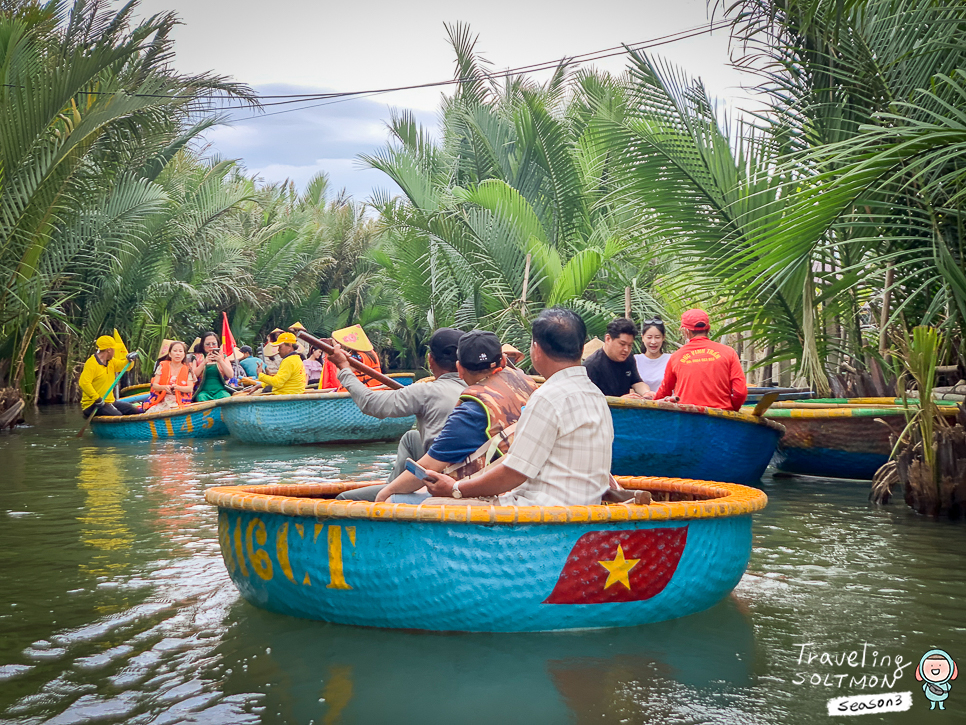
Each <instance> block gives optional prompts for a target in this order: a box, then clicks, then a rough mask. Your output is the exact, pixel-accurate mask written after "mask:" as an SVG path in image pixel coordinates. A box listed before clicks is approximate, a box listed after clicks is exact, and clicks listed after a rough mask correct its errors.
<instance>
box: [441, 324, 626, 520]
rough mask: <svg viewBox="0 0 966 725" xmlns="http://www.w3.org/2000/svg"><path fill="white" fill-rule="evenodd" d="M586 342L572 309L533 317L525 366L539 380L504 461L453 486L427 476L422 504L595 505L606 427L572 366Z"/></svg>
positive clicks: (603, 405)
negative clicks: (542, 380)
mask: <svg viewBox="0 0 966 725" xmlns="http://www.w3.org/2000/svg"><path fill="white" fill-rule="evenodd" d="M586 336H587V331H586V327H585V326H584V322H583V320H581V319H580V317H579V316H578V315H577V314H576V313H575V312H573V311H572V310H567V309H563V308H559V307H555V308H553V309H549V310H544V311H543V312H541V313H540V315H539V316H538V317H537V319H536V320H534V322H533V342H532V344H531V345H530V360H531V362H532V363H533V367H534V368H535V369H536V371H537V372H538V373H539V374H540V375H543V376H544V377H545V378H546V382H545V383H544V384H543V385H542V386H540V388H539V389H538V390H536V391H535V392H534V393H533V395H531V396H530V399H529V400H528V401H527V405H526V408H525V409H524V411H523V415H521V416H520V420H519V422H518V423H517V426H516V435H515V436H514V438H513V443H512V444H511V445H510V448H509V451H508V453H507V455H505V456H504V457H503V458H501V459H500V460H499V461H498V462H496V463H494V464H492V465H490V466H487V467H486V468H485V469H484V470H483V471H482V472H480V473H478V474H477V475H475V476H472V477H471V478H467V479H463V480H460V481H457V480H456V479H455V478H453V477H451V476H449V475H446V474H444V473H434V474H431V475H432V476H433V477H434V480H431V481H427V483H426V487H427V489H428V490H429V492H430V493H431V494H432V495H433V498H429V499H427V500H426V501H425V502H424V503H426V504H435V503H447V504H453V503H470V504H481V505H490V504H492V503H494V502H496V503H499V504H502V505H518V506H579V505H594V504H599V503H600V502H601V497H602V496H603V495H604V494H606V493H607V491H608V489H609V486H610V480H611V476H610V463H611V447H612V445H613V442H614V426H613V423H612V422H611V417H610V409H609V408H608V407H607V400H606V399H605V398H604V396H603V394H602V393H601V391H600V389H599V388H598V387H597V386H596V385H594V383H593V382H592V381H591V380H590V377H589V376H588V374H587V369H586V368H585V367H584V366H583V365H581V362H580V358H581V352H582V350H583V345H584V340H585V339H586ZM481 497H486V499H487V500H484V498H481ZM494 497H495V498H494ZM454 499H458V500H457V501H454Z"/></svg>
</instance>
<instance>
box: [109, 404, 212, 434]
mask: <svg viewBox="0 0 966 725" xmlns="http://www.w3.org/2000/svg"><path fill="white" fill-rule="evenodd" d="M134 397H140V396H129V397H126V398H122V400H126V401H127V402H134V401H133V400H132V398H134ZM221 402H223V401H219V400H211V401H208V402H205V403H192V404H191V405H188V406H185V407H183V408H177V409H175V410H166V411H163V412H160V413H152V412H150V411H148V412H147V413H141V414H139V415H114V416H110V415H108V416H95V417H94V420H92V421H91V432H92V433H93V434H94V435H95V436H97V437H98V438H106V439H108V440H128V441H151V440H173V439H181V438H224V437H225V436H226V435H228V428H227V427H226V426H225V422H224V420H223V419H222V417H221V408H220V407H219V405H218V404H219V403H221Z"/></svg>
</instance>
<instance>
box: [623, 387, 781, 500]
mask: <svg viewBox="0 0 966 725" xmlns="http://www.w3.org/2000/svg"><path fill="white" fill-rule="evenodd" d="M607 404H608V405H609V406H610V413H611V419H612V420H613V421H614V446H613V457H612V460H611V472H612V473H613V474H614V475H615V476H642V475H643V476H667V477H671V478H686V479H697V480H699V481H723V482H726V483H741V484H752V483H756V482H757V481H758V480H760V479H761V475H762V474H763V473H764V472H765V468H767V467H768V462H769V461H770V460H771V457H772V455H774V453H775V449H776V447H777V446H778V441H779V439H780V438H781V436H782V434H783V433H784V432H785V429H784V427H783V426H782V425H781V424H779V423H776V422H775V421H771V420H766V419H765V418H762V417H760V416H756V415H751V413H735V412H732V411H730V410H718V409H717V408H705V407H703V406H697V405H678V404H675V403H665V402H657V401H653V400H629V399H626V398H610V397H609V398H607Z"/></svg>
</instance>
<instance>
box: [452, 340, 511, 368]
mask: <svg viewBox="0 0 966 725" xmlns="http://www.w3.org/2000/svg"><path fill="white" fill-rule="evenodd" d="M458 355H459V361H460V365H462V366H463V367H464V368H466V369H467V370H472V371H474V372H476V371H478V370H486V369H487V368H488V367H490V366H492V365H493V364H494V363H499V362H500V360H501V359H502V358H503V346H502V345H501V344H500V338H498V337H497V336H496V335H494V334H493V333H492V332H487V331H486V330H473V331H472V332H467V333H466V334H465V335H463V337H461V338H460V344H459V351H458Z"/></svg>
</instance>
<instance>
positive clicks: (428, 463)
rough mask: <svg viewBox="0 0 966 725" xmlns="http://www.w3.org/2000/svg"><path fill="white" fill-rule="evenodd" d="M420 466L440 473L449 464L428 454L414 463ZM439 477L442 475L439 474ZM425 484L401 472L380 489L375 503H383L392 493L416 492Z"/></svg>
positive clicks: (408, 473)
mask: <svg viewBox="0 0 966 725" xmlns="http://www.w3.org/2000/svg"><path fill="white" fill-rule="evenodd" d="M416 463H418V464H419V465H420V466H422V467H423V468H425V469H426V470H427V471H436V472H440V471H442V470H443V469H444V468H446V466H448V465H449V464H448V463H446V462H445V461H437V460H436V459H435V458H433V457H432V456H430V455H429V454H428V453H427V454H426V455H425V456H423V457H422V458H420V459H419V460H418V461H416ZM440 475H443V474H442V473H440ZM425 485H426V483H425V482H424V481H421V480H420V479H418V478H416V477H415V476H414V475H413V474H411V473H410V472H409V471H403V472H402V473H401V474H400V475H399V476H397V477H396V478H395V479H393V480H392V481H391V482H390V483H389V485H388V486H386V487H385V488H384V489H382V490H381V491H380V492H379V493H378V495H377V496H376V502H377V503H378V502H380V501H385V500H386V499H387V498H389V497H390V496H392V495H393V494H394V493H412V492H413V491H418V490H419V489H421V488H422V487H423V486H425Z"/></svg>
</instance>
